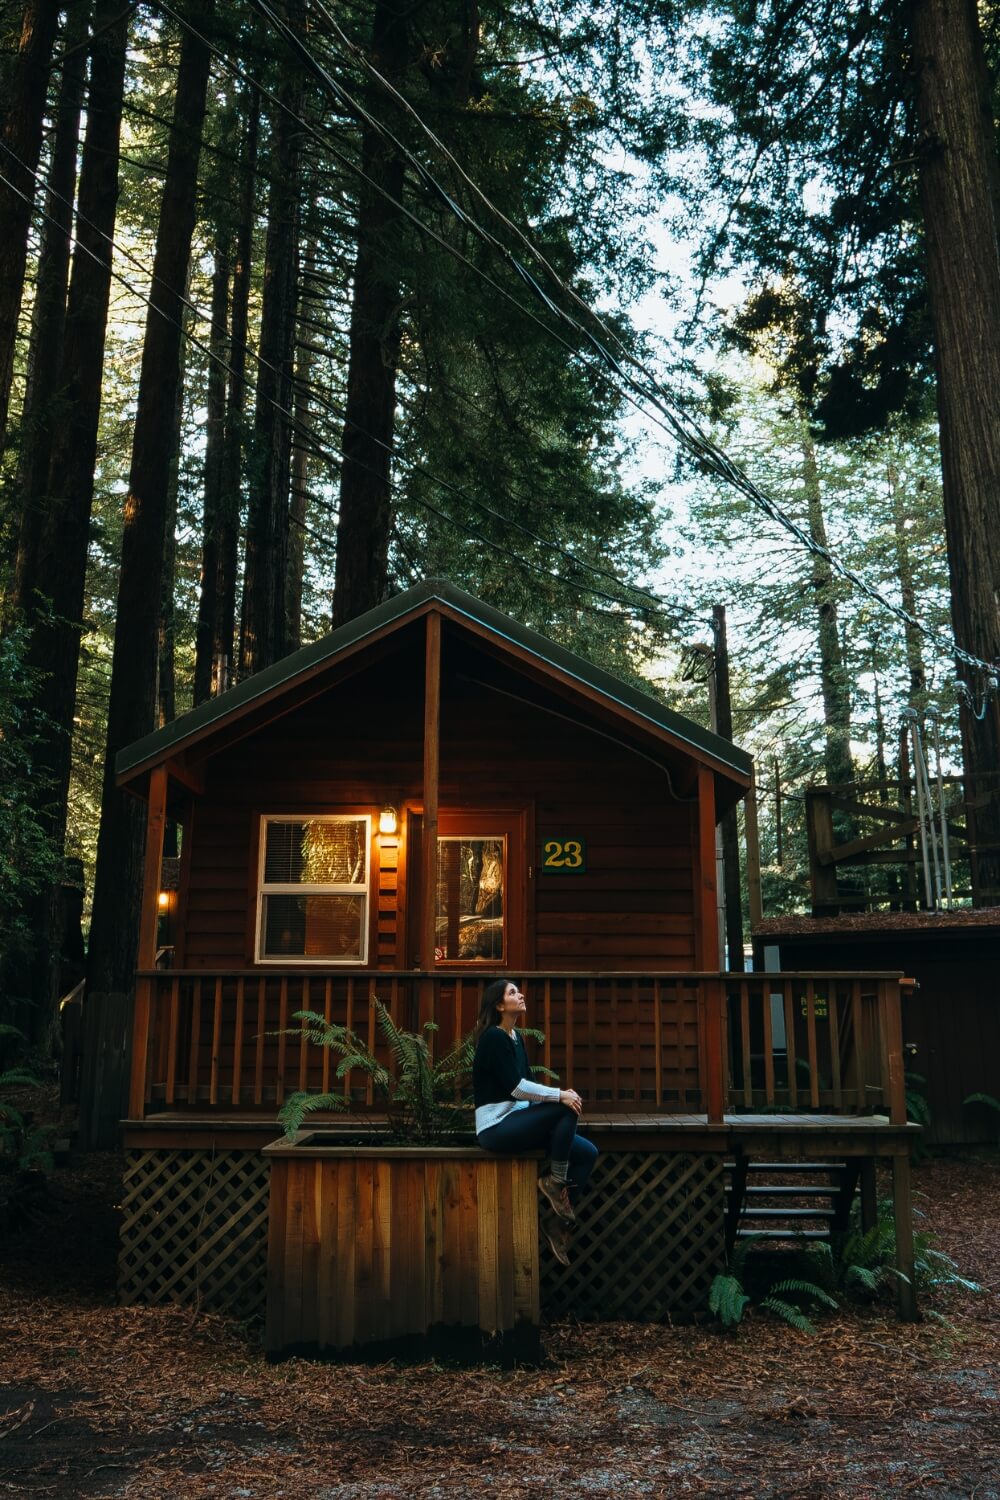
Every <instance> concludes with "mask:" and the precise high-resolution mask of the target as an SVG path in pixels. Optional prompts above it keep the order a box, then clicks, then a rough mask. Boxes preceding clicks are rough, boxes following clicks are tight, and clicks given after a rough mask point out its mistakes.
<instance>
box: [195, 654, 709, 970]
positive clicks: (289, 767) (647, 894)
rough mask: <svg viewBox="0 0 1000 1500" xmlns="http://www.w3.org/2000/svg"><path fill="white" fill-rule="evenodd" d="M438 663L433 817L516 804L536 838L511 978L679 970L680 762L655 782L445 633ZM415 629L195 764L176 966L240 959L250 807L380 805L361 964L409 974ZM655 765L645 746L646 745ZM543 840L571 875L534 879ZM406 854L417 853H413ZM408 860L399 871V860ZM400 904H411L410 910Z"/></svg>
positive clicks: (356, 808)
mask: <svg viewBox="0 0 1000 1500" xmlns="http://www.w3.org/2000/svg"><path fill="white" fill-rule="evenodd" d="M444 634H445V640H444V651H443V663H442V708H441V752H440V804H441V810H442V814H445V813H447V812H449V811H454V810H457V809H462V808H489V807H491V806H494V807H498V808H507V809H520V810H524V811H525V813H526V815H527V819H528V826H529V828H533V830H534V833H533V848H532V849H531V850H530V852H527V854H526V863H527V864H528V866H529V876H530V878H529V881H528V890H527V902H526V905H527V932H526V933H525V943H524V950H523V951H524V953H525V957H526V967H532V968H540V969H556V970H561V971H567V970H574V969H577V970H591V971H593V970H595V969H611V970H616V971H621V970H627V971H635V972H642V971H649V970H664V969H673V970H682V971H683V970H691V969H693V968H697V967H700V964H699V962H698V956H697V952H696V946H695V918H694V896H693V877H692V870H693V862H694V856H693V843H694V840H695V839H696V837H697V817H696V813H697V804H696V802H693V801H692V800H691V798H692V794H693V793H692V783H693V769H694V763H693V762H692V761H687V760H684V759H679V758H678V757H677V756H676V752H674V763H673V765H672V766H671V768H670V771H669V773H668V771H667V770H665V769H663V768H661V767H660V766H659V765H656V764H653V763H652V762H651V760H650V759H649V758H644V754H645V756H648V755H649V754H651V753H652V751H653V749H654V747H652V746H650V747H648V748H647V749H646V750H645V752H644V753H642V752H640V751H639V750H638V747H636V748H630V746H629V745H628V744H627V743H623V742H622V739H621V736H622V734H623V732H622V731H621V730H620V729H617V730H616V726H615V725H614V722H613V720H611V721H609V720H608V717H607V716H605V717H604V718H603V719H602V717H601V716H600V715H598V714H596V713H595V711H594V710H593V709H592V708H591V707H589V706H583V707H581V706H579V705H573V704H570V703H564V702H562V701H560V700H556V699H552V701H551V704H550V705H547V706H541V705H540V704H539V703H538V702H537V701H523V700H524V697H525V695H527V697H528V698H534V699H536V700H537V699H538V697H539V689H538V686H537V684H533V683H531V682H529V681H527V680H526V679H522V677H521V676H520V675H519V674H518V673H517V672H516V671H515V670H514V669H512V668H511V667H509V666H508V665H507V664H505V663H501V662H498V661H496V660H494V659H492V658H491V657H489V656H488V655H487V654H486V653H484V652H481V651H479V650H478V649H477V648H475V647H472V646H470V645H468V643H465V642H461V641H459V640H458V638H457V637H456V636H454V635H452V634H451V633H450V632H449V631H445V633H444ZM422 646H423V643H422V638H421V636H420V635H419V633H416V632H414V633H413V634H412V635H411V634H405V633H404V635H402V636H401V637H400V639H399V641H398V645H397V649H396V651H395V652H394V654H393V655H392V656H391V657H390V658H389V659H388V660H386V661H382V662H380V663H379V664H378V665H377V666H376V667H373V668H371V669H370V670H367V671H364V672H359V673H357V674H356V675H354V676H352V677H351V678H349V679H348V680H347V681H346V682H344V683H341V684H340V685H339V686H337V687H335V688H333V689H331V690H329V691H327V692H325V693H323V694H321V695H319V696H317V697H314V698H313V699H311V700H310V701H309V702H307V703H305V704H303V705H300V706H298V707H296V708H294V709H292V710H291V711H290V712H288V713H286V714H284V715H283V716H282V717H280V718H277V719H274V720H272V721H271V722H270V723H267V724H264V725H263V726H261V727H259V728H257V729H256V730H255V732H254V733H253V734H252V735H249V736H247V737H246V738H244V739H242V740H239V741H237V742H236V743H234V744H232V745H231V746H230V747H229V748H228V749H226V750H223V751H221V752H220V753H218V754H217V755H215V756H213V757H212V758H211V759H210V760H209V761H208V762H207V764H206V769H205V774H206V791H205V794H204V795H203V796H202V797H200V798H198V801H197V816H196V818H195V820H194V828H193V835H194V836H193V840H192V848H191V850H190V855H189V862H188V864H187V869H186V874H187V881H186V890H185V892H184V893H183V894H184V896H185V898H186V905H185V907H184V909H182V910H181V912H180V940H179V943H178V953H177V962H178V965H181V966H183V967H185V968H204V969H220V968H245V967H247V966H248V965H250V964H252V963H253V942H254V921H255V903H256V851H257V837H258V827H259V820H260V817H261V815H262V814H264V813H281V812H287V813H310V812H312V813H337V812H368V813H371V814H373V815H376V816H375V817H374V821H373V828H375V827H377V813H378V811H379V810H380V808H381V807H382V806H383V805H384V804H385V803H386V802H391V803H392V804H393V805H394V806H396V807H397V809H399V812H400V833H399V835H398V836H397V837H395V838H393V839H382V840H380V839H379V838H378V837H377V836H375V837H374V838H373V844H374V848H373V861H372V869H373V889H372V902H371V905H372V912H371V923H370V941H369V950H368V964H367V965H366V967H383V968H409V967H412V965H413V963H414V960H415V956H416V955H415V953H413V952H406V951H403V947H404V945H403V943H402V941H401V932H402V928H403V925H404V920H405V922H406V924H407V930H408V932H409V934H410V936H409V937H408V938H407V941H406V945H405V946H406V947H407V948H413V946H414V943H415V942H416V940H417V932H418V919H417V914H416V913H415V912H413V911H407V912H405V913H404V912H403V911H402V910H401V909H399V902H398V901H397V890H398V887H400V886H403V885H404V884H405V885H406V887H407V888H408V889H409V890H410V891H411V892H412V899H415V897H416V892H417V890H418V888H419V878H418V874H417V872H416V871H414V870H412V869H411V868H410V867H409V865H408V863H407V849H406V842H405V819H404V818H403V816H402V814H403V811H404V809H405V808H406V807H407V806H410V807H416V808H419V806H420V804H421V798H422V786H421V780H422V745H423V686H422V685H423V653H422ZM657 753H659V751H658V750H657ZM552 835H562V836H572V837H580V838H582V839H584V840H585V841H586V848H587V856H586V859H587V867H586V871H585V872H584V873H582V874H579V875H554V874H543V873H542V872H541V868H540V867H541V844H542V842H543V840H544V839H545V838H546V837H549V836H552ZM411 854H415V851H411ZM410 863H411V864H412V860H411V861H410ZM411 904H412V903H411Z"/></svg>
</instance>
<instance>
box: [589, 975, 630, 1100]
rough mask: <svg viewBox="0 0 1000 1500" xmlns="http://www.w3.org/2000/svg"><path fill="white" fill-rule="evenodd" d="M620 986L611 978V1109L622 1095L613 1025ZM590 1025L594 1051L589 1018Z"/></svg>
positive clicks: (616, 1031)
mask: <svg viewBox="0 0 1000 1500" xmlns="http://www.w3.org/2000/svg"><path fill="white" fill-rule="evenodd" d="M622 988H623V986H622V985H621V984H620V982H619V981H618V980H617V979H612V981H611V1011H610V1015H611V1107H612V1109H613V1108H614V1106H615V1105H616V1104H617V1103H618V1102H619V1100H620V1099H621V1095H622V1083H621V1059H620V1057H619V1052H618V1032H619V1027H618V1026H616V1025H615V1018H616V1016H617V1013H618V1002H619V1000H620V998H621V992H622ZM590 1025H591V1048H592V1050H593V1052H594V1053H596V1051H597V1048H596V1047H594V1043H593V1035H594V1033H593V1027H594V1020H593V1019H591V1023H590Z"/></svg>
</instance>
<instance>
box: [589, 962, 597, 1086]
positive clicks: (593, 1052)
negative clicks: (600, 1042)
mask: <svg viewBox="0 0 1000 1500" xmlns="http://www.w3.org/2000/svg"><path fill="white" fill-rule="evenodd" d="M596 1027H597V994H596V991H595V987H594V981H593V980H592V979H588V980H587V1042H588V1047H587V1051H588V1053H589V1054H590V1056H589V1063H590V1073H589V1077H590V1096H589V1099H588V1103H589V1104H590V1107H591V1109H593V1107H594V1105H595V1104H596V1102H597V1047H596V1045H595V1043H596V1038H595V1035H594V1032H595V1030H596Z"/></svg>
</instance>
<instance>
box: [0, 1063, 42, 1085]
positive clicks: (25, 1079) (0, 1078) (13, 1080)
mask: <svg viewBox="0 0 1000 1500" xmlns="http://www.w3.org/2000/svg"><path fill="white" fill-rule="evenodd" d="M41 1086H42V1083H41V1079H39V1078H36V1077H35V1075H34V1074H33V1073H29V1072H28V1070H27V1068H8V1069H7V1071H6V1073H0V1088H3V1089H17V1088H26V1089H40V1088H41Z"/></svg>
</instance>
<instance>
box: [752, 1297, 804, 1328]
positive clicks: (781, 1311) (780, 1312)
mask: <svg viewBox="0 0 1000 1500" xmlns="http://www.w3.org/2000/svg"><path fill="white" fill-rule="evenodd" d="M760 1305H761V1307H764V1308H766V1309H767V1311H768V1312H771V1313H774V1315H775V1317H776V1318H780V1319H781V1321H782V1322H783V1323H787V1324H788V1326H789V1327H790V1328H797V1329H798V1331H799V1332H800V1333H815V1332H816V1328H815V1325H814V1324H813V1323H811V1322H810V1321H809V1319H808V1318H807V1317H806V1315H805V1313H804V1312H802V1311H801V1309H800V1308H797V1307H793V1305H792V1304H791V1302H785V1301H784V1300H783V1298H781V1297H765V1298H764V1300H763V1302H762V1303H761V1304H760Z"/></svg>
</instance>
